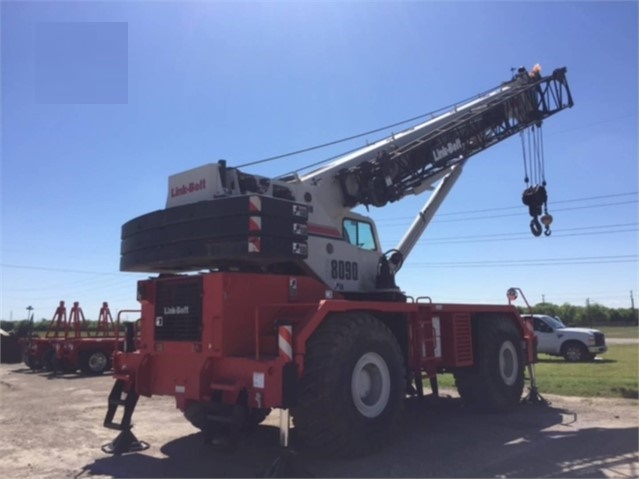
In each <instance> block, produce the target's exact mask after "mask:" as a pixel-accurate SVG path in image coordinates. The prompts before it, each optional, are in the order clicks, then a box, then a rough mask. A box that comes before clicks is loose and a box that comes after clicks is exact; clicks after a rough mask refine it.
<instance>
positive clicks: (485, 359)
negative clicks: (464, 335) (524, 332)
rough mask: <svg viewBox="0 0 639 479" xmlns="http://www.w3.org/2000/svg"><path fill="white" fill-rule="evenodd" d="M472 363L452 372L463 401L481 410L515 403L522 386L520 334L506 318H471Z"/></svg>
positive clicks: (502, 409) (505, 408) (501, 409)
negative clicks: (468, 366) (473, 352)
mask: <svg viewBox="0 0 639 479" xmlns="http://www.w3.org/2000/svg"><path fill="white" fill-rule="evenodd" d="M473 332H474V334H473V340H474V349H475V364H474V366H472V367H470V368H464V369H459V370H457V371H456V372H455V374H454V375H455V383H456V385H457V390H458V392H459V395H460V396H461V398H462V400H463V401H464V403H466V404H467V405H468V406H470V407H472V408H473V409H476V410H478V411H483V412H506V411H509V410H512V409H513V408H514V407H515V406H516V405H517V404H519V402H520V399H521V395H522V392H523V390H524V354H523V349H522V345H521V334H520V333H519V330H518V329H517V327H516V326H515V324H514V323H513V321H511V320H510V319H508V318H504V317H488V316H486V315H478V317H476V318H473Z"/></svg>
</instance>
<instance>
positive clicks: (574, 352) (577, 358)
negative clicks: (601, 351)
mask: <svg viewBox="0 0 639 479" xmlns="http://www.w3.org/2000/svg"><path fill="white" fill-rule="evenodd" d="M561 355H562V356H563V357H564V359H565V360H566V361H569V362H571V363H577V362H582V361H588V360H591V359H590V355H589V353H588V349H587V348H586V346H584V344H583V343H580V342H579V341H567V342H566V343H564V344H563V345H562V346H561ZM592 359H594V357H593V358H592Z"/></svg>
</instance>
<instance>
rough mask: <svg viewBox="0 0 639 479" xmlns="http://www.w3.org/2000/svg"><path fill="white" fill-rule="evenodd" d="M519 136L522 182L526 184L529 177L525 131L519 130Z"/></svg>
mask: <svg viewBox="0 0 639 479" xmlns="http://www.w3.org/2000/svg"><path fill="white" fill-rule="evenodd" d="M519 137H520V138H521V151H522V154H523V156H524V182H525V183H526V185H528V181H530V178H529V176H528V162H527V160H526V132H525V131H521V132H520V133H519Z"/></svg>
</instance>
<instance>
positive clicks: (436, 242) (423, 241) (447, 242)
mask: <svg viewBox="0 0 639 479" xmlns="http://www.w3.org/2000/svg"><path fill="white" fill-rule="evenodd" d="M638 231H639V229H637V228H635V229H625V230H616V231H591V232H583V233H569V234H561V232H559V233H557V232H556V231H555V232H553V234H552V237H553V238H568V237H573V236H579V237H582V236H602V235H613V234H618V233H636V232H638ZM514 235H519V236H516V237H500V236H499V235H495V237H493V238H478V239H472V236H467V237H465V238H468V239H463V240H457V239H449V240H443V239H439V238H438V239H437V240H431V239H428V238H422V239H421V240H420V245H422V246H437V245H441V244H444V245H450V244H467V243H494V242H500V243H501V242H504V241H530V240H533V241H534V238H533V237H531V236H530V234H527V233H507V234H506V235H505V236H514ZM488 236H490V235H488ZM386 241H387V242H388V243H397V242H398V241H399V240H397V239H396V240H394V241H391V240H386ZM386 241H385V242H386Z"/></svg>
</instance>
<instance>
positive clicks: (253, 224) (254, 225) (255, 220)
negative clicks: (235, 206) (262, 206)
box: [248, 216, 262, 231]
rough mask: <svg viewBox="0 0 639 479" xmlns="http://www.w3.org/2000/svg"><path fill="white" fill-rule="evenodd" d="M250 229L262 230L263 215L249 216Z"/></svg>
mask: <svg viewBox="0 0 639 479" xmlns="http://www.w3.org/2000/svg"><path fill="white" fill-rule="evenodd" d="M248 227H249V231H262V217H261V216H249V225H248Z"/></svg>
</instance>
